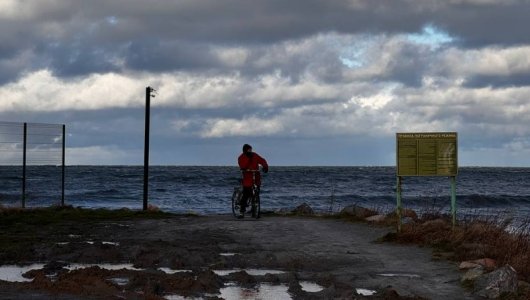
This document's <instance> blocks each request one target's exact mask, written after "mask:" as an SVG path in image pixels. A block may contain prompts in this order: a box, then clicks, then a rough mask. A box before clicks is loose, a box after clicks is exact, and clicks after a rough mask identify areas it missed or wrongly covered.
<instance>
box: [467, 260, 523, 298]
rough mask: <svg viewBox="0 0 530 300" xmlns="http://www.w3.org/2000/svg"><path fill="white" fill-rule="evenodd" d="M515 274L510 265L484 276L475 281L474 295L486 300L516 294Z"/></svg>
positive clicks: (516, 282)
mask: <svg viewBox="0 0 530 300" xmlns="http://www.w3.org/2000/svg"><path fill="white" fill-rule="evenodd" d="M517 287H518V280H517V272H516V271H515V269H514V268H513V267H512V266H510V265H505V266H504V267H501V268H499V269H497V270H495V271H493V272H491V273H487V274H484V275H482V276H480V277H479V278H477V279H476V280H475V292H474V293H475V294H476V295H478V296H480V297H485V298H488V299H496V298H499V297H500V296H501V295H506V294H514V293H516V292H517Z"/></svg>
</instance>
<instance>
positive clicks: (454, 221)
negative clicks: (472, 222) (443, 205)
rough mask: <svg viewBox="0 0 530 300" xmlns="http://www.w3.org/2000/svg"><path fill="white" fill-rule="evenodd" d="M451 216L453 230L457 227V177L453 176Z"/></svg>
mask: <svg viewBox="0 0 530 300" xmlns="http://www.w3.org/2000/svg"><path fill="white" fill-rule="evenodd" d="M451 215H452V216H453V228H455V225H456V176H451Z"/></svg>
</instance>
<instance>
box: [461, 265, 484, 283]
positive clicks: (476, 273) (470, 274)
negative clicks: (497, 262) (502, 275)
mask: <svg viewBox="0 0 530 300" xmlns="http://www.w3.org/2000/svg"><path fill="white" fill-rule="evenodd" d="M483 274H484V268H483V267H482V266H478V267H475V268H473V269H469V270H467V272H466V273H464V275H462V278H461V279H460V282H466V281H475V279H477V278H479V277H480V276H482V275H483Z"/></svg>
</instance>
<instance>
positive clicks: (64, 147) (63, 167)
mask: <svg viewBox="0 0 530 300" xmlns="http://www.w3.org/2000/svg"><path fill="white" fill-rule="evenodd" d="M65 139H66V125H65V124H63V153H62V166H61V167H62V178H61V184H62V187H61V206H64V171H65V149H66V140H65Z"/></svg>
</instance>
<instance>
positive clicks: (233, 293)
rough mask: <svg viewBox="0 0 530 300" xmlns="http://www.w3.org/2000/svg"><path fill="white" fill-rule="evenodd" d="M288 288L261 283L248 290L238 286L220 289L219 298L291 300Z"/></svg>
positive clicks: (230, 299)
mask: <svg viewBox="0 0 530 300" xmlns="http://www.w3.org/2000/svg"><path fill="white" fill-rule="evenodd" d="M288 289H289V287H288V286H287V285H284V284H281V285H271V284H266V283H262V284H259V285H258V286H257V288H253V289H249V288H242V287H240V286H235V285H233V286H227V287H224V288H222V289H221V295H219V297H220V298H223V299H226V300H236V299H237V300H243V299H263V300H266V299H270V300H276V299H278V300H281V299H291V296H290V295H289V293H287V290H288Z"/></svg>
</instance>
